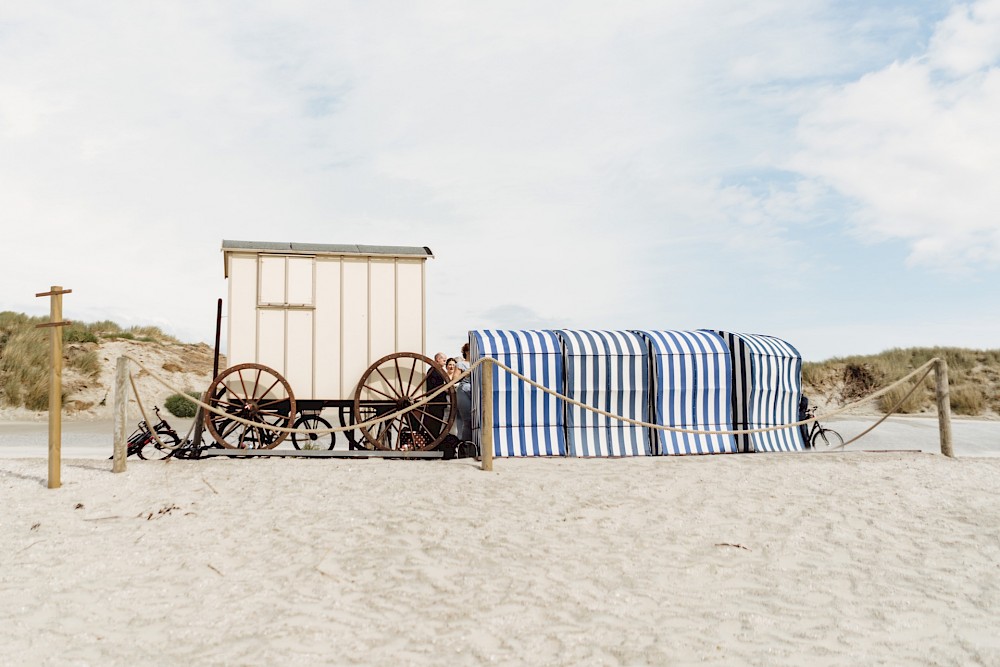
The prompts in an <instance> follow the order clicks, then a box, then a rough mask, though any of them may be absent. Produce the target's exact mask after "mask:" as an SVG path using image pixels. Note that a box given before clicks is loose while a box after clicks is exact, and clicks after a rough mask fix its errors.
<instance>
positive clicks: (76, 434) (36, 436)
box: [0, 417, 1000, 459]
mask: <svg viewBox="0 0 1000 667" xmlns="http://www.w3.org/2000/svg"><path fill="white" fill-rule="evenodd" d="M875 421H876V419H875V418H865V419H861V418H857V417H852V418H850V419H840V420H831V421H829V422H826V423H825V424H824V425H825V426H828V427H830V428H833V429H834V430H836V431H838V432H839V433H840V434H841V435H842V436H843V437H844V440H849V439H850V438H852V437H854V436H856V435H858V434H859V433H861V432H862V431H863V430H865V429H866V428H868V427H869V426H870V425H871V424H873V423H874V422H875ZM170 423H171V425H172V426H173V427H174V428H175V429H176V430H177V432H178V433H179V434H180V435H181V436H183V435H184V434H186V433H187V432H188V429H189V428H190V426H191V420H184V419H173V418H172V419H171V420H170ZM62 427H63V428H62V456H63V457H64V458H83V459H102V458H107V457H109V456H111V449H112V422H110V421H88V422H68V421H64V422H63V425H62ZM134 427H135V425H134V424H130V425H129V432H131V430H132V429H133V428H134ZM952 442H953V446H954V449H955V455H956V456H963V457H974V456H1000V421H982V420H971V419H953V420H952ZM282 446H284V445H282ZM845 449H846V451H861V450H877V451H888V450H920V451H923V452H935V453H936V452H940V451H941V448H940V439H939V435H938V423H937V419H934V418H927V417H891V418H890V419H888V420H886V421H885V423H883V424H881V425H880V426H879V427H878V428H876V429H875V430H874V431H872V432H871V433H869V434H867V435H866V436H864V437H863V438H862V439H861V440H859V441H858V442H856V443H854V444H851V445H848V446H847V447H846V448H845ZM47 456H48V423H47V422H7V423H0V458H26V457H27V458H33V457H43V458H44V457H47Z"/></svg>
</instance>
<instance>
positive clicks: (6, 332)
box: [0, 311, 178, 410]
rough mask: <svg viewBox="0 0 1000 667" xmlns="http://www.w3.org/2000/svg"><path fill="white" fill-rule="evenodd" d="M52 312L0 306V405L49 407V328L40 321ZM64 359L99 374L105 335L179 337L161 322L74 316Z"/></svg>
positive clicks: (67, 330) (154, 340) (156, 340)
mask: <svg viewBox="0 0 1000 667" xmlns="http://www.w3.org/2000/svg"><path fill="white" fill-rule="evenodd" d="M47 321H48V318H47V317H32V316H29V315H25V314H24V313H14V312H11V311H4V312H0V405H6V406H11V407H25V408H27V409H29V410H47V409H48V405H49V377H48V374H49V333H48V331H47V330H45V329H38V328H37V325H39V324H42V323H44V322H47ZM62 334H63V343H64V347H63V355H64V356H63V363H64V366H65V367H68V368H74V369H76V370H78V371H80V372H81V373H83V374H84V375H90V376H95V375H97V373H98V372H100V370H101V360H100V357H99V356H98V354H97V352H96V350H95V349H93V348H95V347H96V344H98V343H100V341H101V340H114V339H117V338H124V339H127V340H136V341H140V342H147V343H177V342H178V340H177V339H176V338H174V337H173V336H170V335H168V334H165V333H164V332H163V330H162V329H160V328H159V327H152V326H142V327H139V326H136V327H130V328H128V329H123V328H122V327H121V326H119V325H118V324H116V323H115V322H111V321H109V320H103V321H100V322H93V323H89V324H88V323H84V322H74V323H73V324H71V325H69V326H66V327H63V329H62Z"/></svg>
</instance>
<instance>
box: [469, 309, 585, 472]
mask: <svg viewBox="0 0 1000 667" xmlns="http://www.w3.org/2000/svg"><path fill="white" fill-rule="evenodd" d="M483 357H492V358H493V359H496V360H497V361H500V362H503V363H504V364H506V365H507V366H510V367H511V368H513V369H514V370H516V371H517V372H519V373H521V374H523V375H525V376H526V377H529V378H531V379H532V380H534V381H535V382H538V383H540V384H542V385H543V386H545V387H548V388H550V389H552V390H553V391H557V392H559V393H562V392H563V389H564V383H563V359H562V346H561V344H560V342H559V339H558V338H557V337H556V335H555V334H554V333H552V332H551V331H506V330H496V329H484V330H477V331H470V332H469V359H470V361H471V362H472V363H475V362H476V361H479V359H482V358H483ZM482 386H483V385H482V367H481V366H480V367H478V368H477V369H476V370H474V371H473V373H472V438H473V441H474V442H475V443H476V444H477V445H480V444H481V437H482V433H481V426H482V416H481V415H482V405H481V397H482ZM563 425H564V419H563V407H562V404H561V401H559V400H558V399H556V398H554V397H552V396H550V395H549V394H546V393H545V392H543V391H541V390H540V389H537V388H535V387H532V386H531V385H528V384H525V383H524V382H522V381H521V380H520V379H518V378H515V377H514V376H512V375H511V374H510V373H507V372H506V371H504V370H494V375H493V450H494V451H493V453H494V456H565V454H566V440H565V435H564V432H563Z"/></svg>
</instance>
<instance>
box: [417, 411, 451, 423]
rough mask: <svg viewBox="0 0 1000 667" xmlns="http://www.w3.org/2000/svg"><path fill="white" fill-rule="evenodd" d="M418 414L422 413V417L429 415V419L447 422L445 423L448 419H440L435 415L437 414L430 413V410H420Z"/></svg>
mask: <svg viewBox="0 0 1000 667" xmlns="http://www.w3.org/2000/svg"><path fill="white" fill-rule="evenodd" d="M415 412H416V411H415ZM420 414H422V415H423V416H424V417H430V418H431V419H433V420H434V421H439V422H441V423H442V424H447V423H448V420H447V419H442V418H441V417H438V416H437V415H435V414H431V413H430V412H425V411H423V410H421V411H420Z"/></svg>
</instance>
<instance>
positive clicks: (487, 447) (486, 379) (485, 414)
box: [479, 357, 493, 471]
mask: <svg viewBox="0 0 1000 667" xmlns="http://www.w3.org/2000/svg"><path fill="white" fill-rule="evenodd" d="M482 371H483V395H482V400H481V402H480V406H481V407H482V409H481V410H480V414H481V415H482V423H481V424H480V426H479V444H480V445H481V446H482V449H483V451H482V460H483V463H482V469H483V470H487V471H489V470H493V360H492V359H490V358H488V357H487V359H486V361H484V362H483V365H482Z"/></svg>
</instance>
